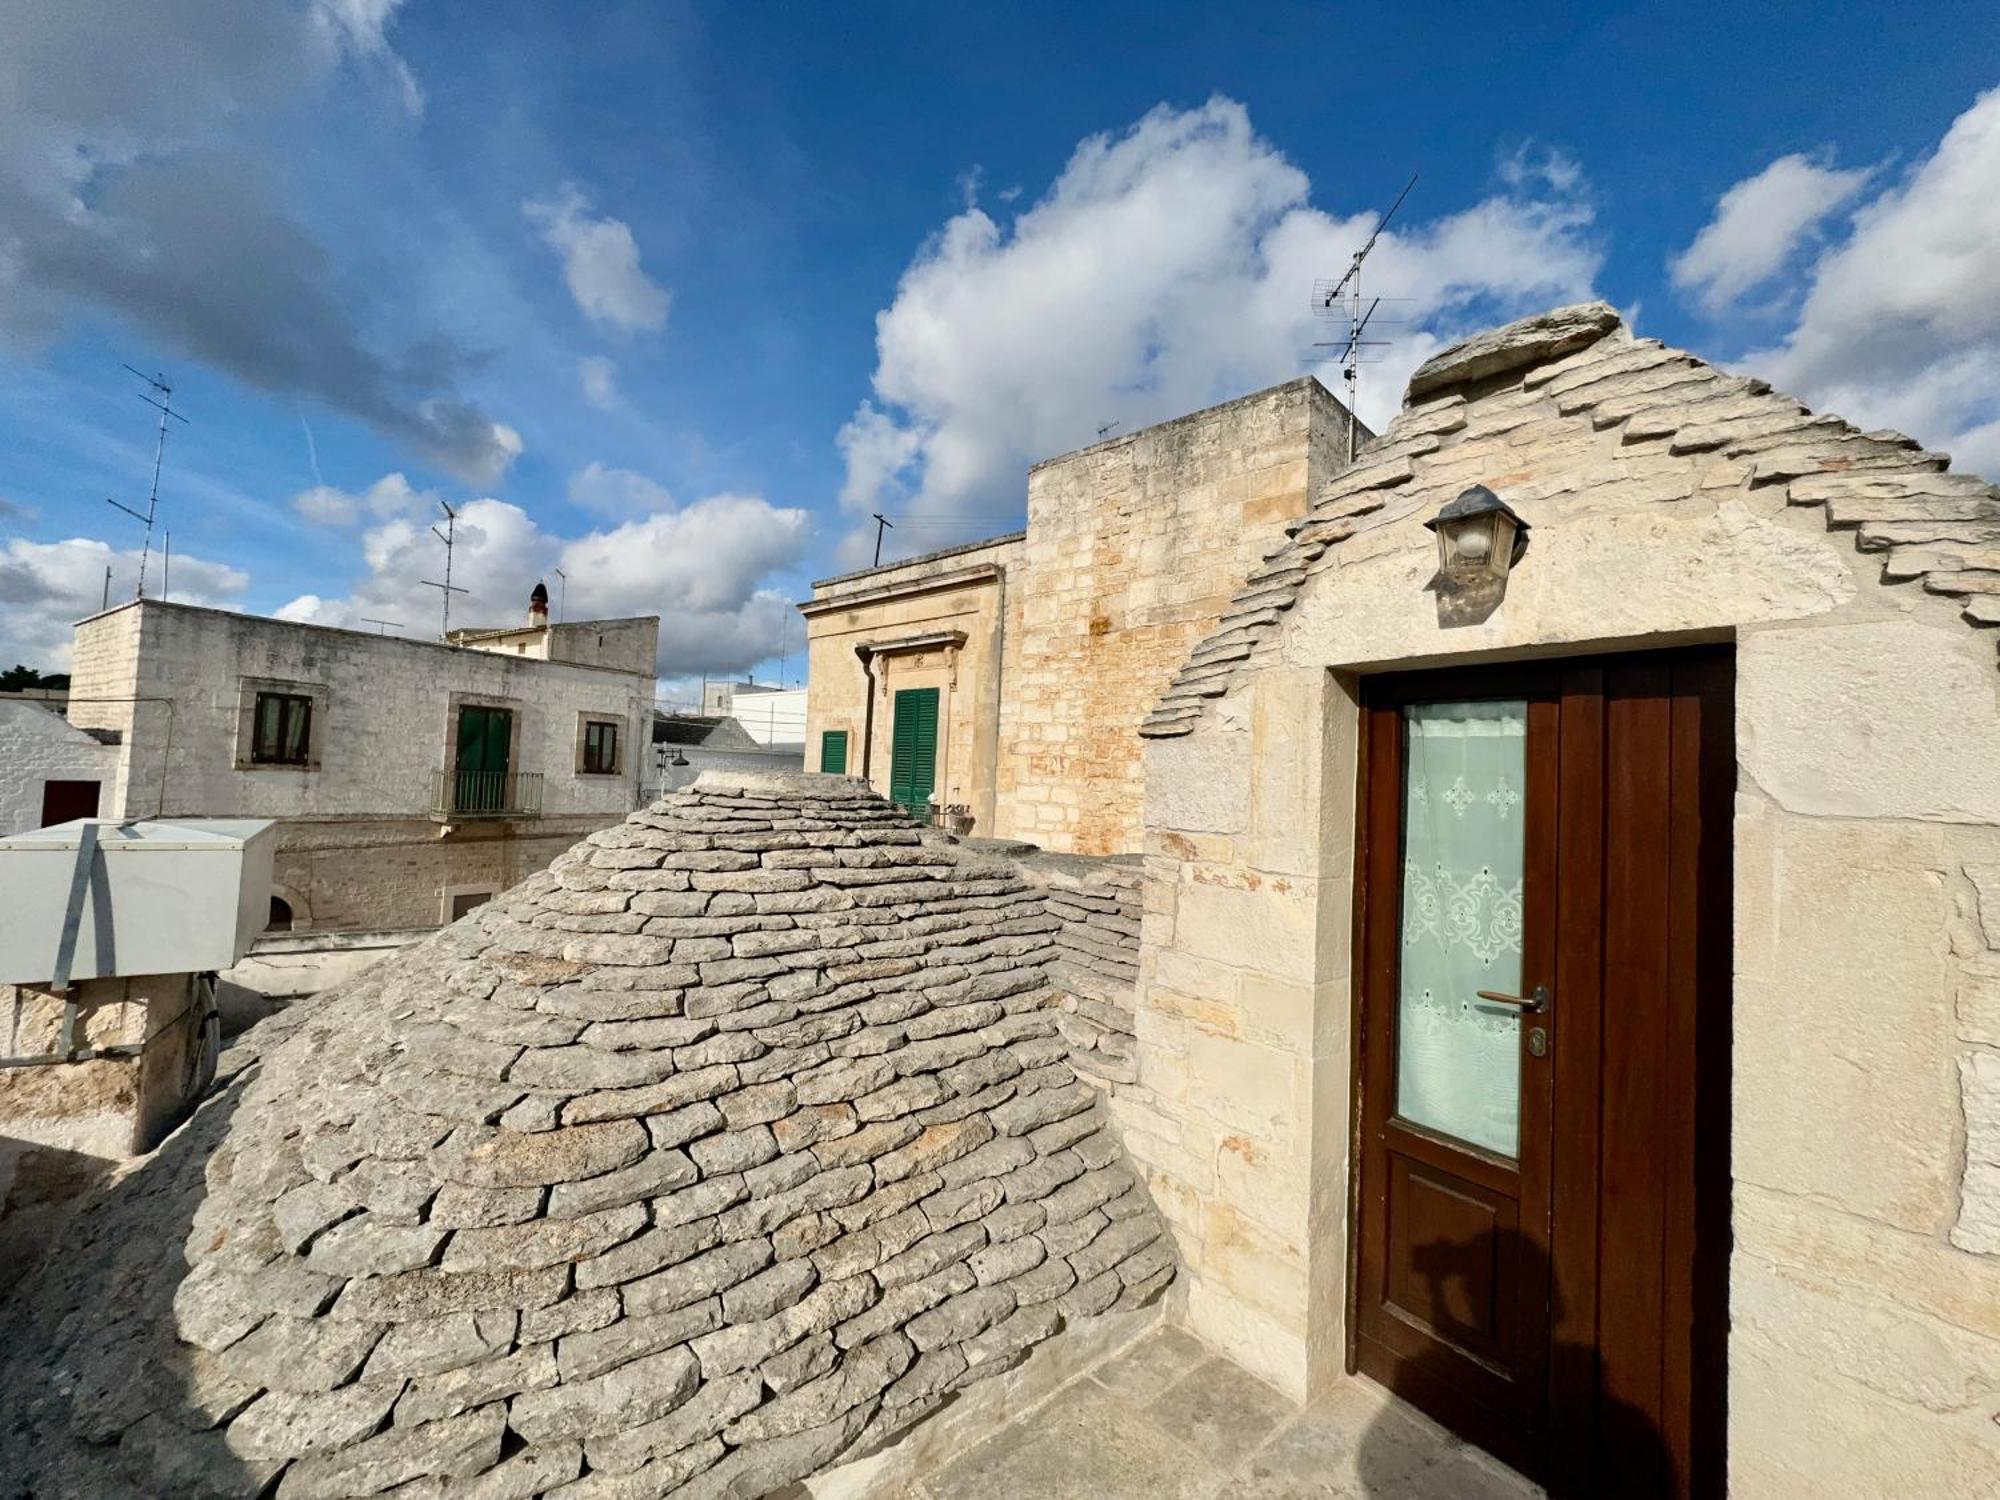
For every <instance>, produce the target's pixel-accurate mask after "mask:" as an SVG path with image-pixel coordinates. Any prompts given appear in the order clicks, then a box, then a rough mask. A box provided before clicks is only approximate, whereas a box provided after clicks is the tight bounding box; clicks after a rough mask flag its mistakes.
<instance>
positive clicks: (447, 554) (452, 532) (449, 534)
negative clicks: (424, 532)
mask: <svg viewBox="0 0 2000 1500" xmlns="http://www.w3.org/2000/svg"><path fill="white" fill-rule="evenodd" d="M438 509H440V510H442V511H443V512H444V530H443V531H439V530H438V529H437V527H435V526H433V527H432V528H431V535H432V536H434V537H436V538H437V539H438V540H439V541H441V542H443V543H444V582H443V583H436V582H433V581H432V580H431V579H428V578H420V579H418V580H417V581H418V582H419V583H421V584H422V585H423V586H424V587H425V588H428V589H436V590H437V591H438V596H439V597H440V598H441V599H443V601H444V620H443V622H442V623H441V624H440V625H439V626H438V639H439V640H441V641H448V640H450V639H451V596H452V595H453V594H463V593H465V592H467V591H466V590H465V589H461V588H455V587H453V586H452V581H451V552H452V548H453V547H454V546H456V545H457V537H458V512H457V511H455V510H453V509H452V508H451V507H450V506H449V505H446V504H445V503H444V501H442V500H440V501H438Z"/></svg>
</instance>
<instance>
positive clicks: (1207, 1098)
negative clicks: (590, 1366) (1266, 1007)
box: [1187, 1030, 1310, 1151]
mask: <svg viewBox="0 0 2000 1500" xmlns="http://www.w3.org/2000/svg"><path fill="white" fill-rule="evenodd" d="M1187 1059H1188V1074H1189V1102H1190V1103H1191V1104H1192V1105H1194V1106H1195V1107H1196V1108H1198V1109H1200V1110H1201V1111H1203V1112H1204V1113H1206V1114H1208V1115H1210V1116H1212V1117H1213V1118H1214V1119H1215V1121H1216V1122H1217V1124H1218V1125H1219V1126H1220V1127H1221V1128H1222V1129H1223V1130H1225V1131H1236V1132H1241V1133H1244V1134H1247V1135H1250V1136H1252V1137H1254V1138H1256V1139H1258V1140H1260V1141H1267V1142H1269V1143H1271V1145H1272V1146H1273V1147H1275V1148H1276V1149H1279V1150H1290V1151H1297V1150H1302V1149H1303V1147H1304V1146H1305V1143H1306V1139H1305V1138H1306V1130H1307V1125H1308V1120H1309V1113H1310V1100H1309V1099H1308V1098H1307V1089H1306V1085H1305V1078H1306V1067H1307V1064H1306V1062H1305V1061H1304V1060H1303V1059H1301V1058H1298V1057H1296V1056H1294V1055H1293V1054H1291V1053H1289V1052H1281V1051H1279V1050H1278V1049H1277V1048H1275V1047H1264V1046H1259V1045H1258V1044H1257V1043H1255V1042H1247V1041H1242V1040H1240V1039H1235V1038H1229V1037H1221V1036H1217V1035H1215V1034H1214V1033H1213V1032H1207V1031H1200V1030H1191V1031H1189V1033H1188V1050H1187Z"/></svg>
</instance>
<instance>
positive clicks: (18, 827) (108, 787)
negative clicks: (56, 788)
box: [0, 701, 118, 837]
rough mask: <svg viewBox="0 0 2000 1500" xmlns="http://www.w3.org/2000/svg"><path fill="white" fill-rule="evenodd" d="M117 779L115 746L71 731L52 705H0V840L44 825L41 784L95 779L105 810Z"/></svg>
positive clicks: (77, 730) (11, 703)
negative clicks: (11, 834) (99, 788)
mask: <svg viewBox="0 0 2000 1500" xmlns="http://www.w3.org/2000/svg"><path fill="white" fill-rule="evenodd" d="M117 777H118V747H117V746H116V745H106V744H103V743H101V742H100V741H98V740H96V739H94V738H92V737H91V736H90V735H87V734H85V733H84V732H83V731H82V730H80V729H74V728H72V727H70V725H68V724H66V723H65V722H63V716H62V715H61V714H60V713H58V712H56V711H55V707H54V705H51V706H49V707H46V708H45V707H43V706H42V705H41V704H39V703H33V702H24V701H0V837H4V836H6V835H7V834H10V833H26V832H27V831H28V830H30V829H33V828H40V827H41V826H42V791H43V783H44V782H48V781H95V782H97V783H99V784H100V786H101V788H102V790H101V792H100V795H99V800H98V805H99V807H100V808H102V809H104V810H106V811H108V810H109V809H110V807H111V799H112V796H113V794H114V793H115V791H116V783H117Z"/></svg>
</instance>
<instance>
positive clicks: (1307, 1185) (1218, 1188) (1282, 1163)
mask: <svg viewBox="0 0 2000 1500" xmlns="http://www.w3.org/2000/svg"><path fill="white" fill-rule="evenodd" d="M1318 1169H1319V1164H1318V1163H1316V1162H1314V1161H1312V1160H1311V1159H1310V1158H1309V1156H1308V1154H1307V1153H1305V1152H1303V1151H1298V1150H1284V1149H1280V1148H1279V1147H1277V1146H1275V1145H1273V1144H1271V1143H1270V1142H1268V1141H1261V1140H1258V1139H1257V1138H1256V1137H1254V1136H1251V1135H1246V1134H1244V1133H1242V1132H1240V1131H1230V1132H1228V1133H1227V1134H1225V1135H1224V1136H1223V1137H1222V1139H1221V1140H1220V1141H1219V1142H1217V1144H1216V1149H1215V1192H1216V1206H1217V1207H1218V1208H1227V1209H1230V1210H1232V1211H1233V1212H1234V1213H1235V1214H1236V1215H1238V1216H1239V1217H1241V1218H1243V1219H1246V1220H1248V1221H1249V1222H1251V1223H1252V1224H1255V1225H1257V1226H1259V1227H1260V1228H1261V1229H1263V1230H1264V1231H1265V1232H1266V1233H1268V1234H1270V1235H1273V1236H1275V1237H1277V1238H1278V1239H1280V1240H1282V1241H1283V1242H1285V1243H1286V1244H1288V1245H1292V1246H1296V1247H1300V1251H1301V1252H1302V1251H1303V1248H1304V1247H1307V1246H1310V1245H1312V1244H1313V1243H1314V1241H1313V1239H1312V1236H1311V1233H1310V1224H1311V1217H1312V1215H1311V1208H1312V1184H1313V1177H1314V1174H1315V1172H1316V1171H1317V1170H1318Z"/></svg>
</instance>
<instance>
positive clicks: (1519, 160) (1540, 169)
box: [1499, 141, 1584, 193]
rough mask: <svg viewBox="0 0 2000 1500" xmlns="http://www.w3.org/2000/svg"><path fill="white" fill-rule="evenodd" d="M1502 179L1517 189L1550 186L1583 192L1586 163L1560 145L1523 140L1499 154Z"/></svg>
mask: <svg viewBox="0 0 2000 1500" xmlns="http://www.w3.org/2000/svg"><path fill="white" fill-rule="evenodd" d="M1499 170H1500V180H1501V181H1502V182H1504V183H1506V184H1507V186H1508V187H1510V188H1513V189H1515V190H1516V191H1532V190H1534V189H1536V188H1549V189H1552V190H1553V191H1555V192H1558V193H1575V192H1581V191H1582V190H1583V187H1584V174H1583V165H1582V163H1580V162H1579V161H1577V159H1576V158H1575V157H1573V156H1571V155H1570V154H1569V153H1568V152H1567V151H1565V150H1563V149H1562V148H1561V147H1560V146H1545V145H1542V144H1540V143H1539V142H1535V141H1523V142H1522V143H1521V144H1520V145H1518V146H1516V147H1515V148H1514V149H1513V150H1512V151H1510V152H1508V153H1507V154H1506V155H1505V156H1503V157H1501V158H1500V169H1499Z"/></svg>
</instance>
